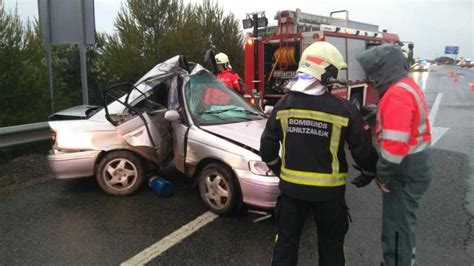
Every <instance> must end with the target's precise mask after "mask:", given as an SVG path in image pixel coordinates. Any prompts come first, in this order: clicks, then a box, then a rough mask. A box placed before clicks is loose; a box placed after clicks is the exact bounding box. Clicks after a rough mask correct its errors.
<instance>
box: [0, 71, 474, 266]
mask: <svg viewBox="0 0 474 266" xmlns="http://www.w3.org/2000/svg"><path fill="white" fill-rule="evenodd" d="M450 70H455V72H457V73H458V80H457V82H455V80H454V79H453V78H451V77H449V76H448V71H450ZM415 79H417V80H418V81H419V83H420V84H421V85H422V86H423V87H424V88H425V94H426V98H427V101H428V104H429V105H430V106H432V105H433V103H434V101H435V99H436V97H438V94H439V93H442V94H443V96H442V99H441V104H440V108H439V112H438V115H437V117H436V120H435V122H434V125H433V126H434V127H443V128H449V129H447V131H446V133H445V134H444V135H443V136H442V137H441V138H440V139H439V141H438V142H437V143H436V144H435V146H434V150H433V155H434V162H435V166H434V167H435V169H434V172H435V173H436V175H435V178H434V180H433V182H432V184H431V185H430V188H429V190H428V191H427V193H426V195H425V197H424V198H423V202H422V204H421V209H420V211H419V213H418V214H419V219H418V231H417V252H418V254H417V262H418V265H474V236H473V230H472V228H471V227H472V226H474V220H473V216H472V215H474V152H473V149H474V138H473V136H474V134H473V133H474V129H473V128H474V121H473V111H474V106H473V103H474V92H471V91H470V90H469V88H468V83H469V82H474V69H473V70H466V69H464V70H461V69H458V68H450V67H445V66H433V67H432V68H431V69H430V72H429V73H416V74H415ZM31 171H34V169H31ZM355 174H356V173H354V172H353V173H352V176H355ZM168 178H169V180H170V181H172V182H173V183H174V186H175V189H176V193H175V195H174V196H173V197H171V198H167V199H162V198H159V197H157V196H156V195H155V194H154V193H153V192H152V191H151V190H150V189H148V188H147V187H144V188H143V189H142V190H140V191H139V193H137V194H136V195H134V196H131V197H125V198H118V197H110V196H107V195H105V194H104V193H102V192H101V190H100V189H99V187H98V186H97V184H96V183H95V181H94V180H93V179H81V180H71V181H57V180H51V179H49V178H47V177H43V178H41V179H37V180H36V181H32V182H28V183H25V184H23V185H14V186H11V187H9V188H8V189H1V190H0V213H1V215H0V237H1V242H0V265H45V264H55V265H84V264H86V265H91V264H94V265H95V264H98V265H109V264H115V265H117V264H120V263H122V262H124V261H126V260H128V259H129V258H131V257H133V256H134V255H135V254H137V253H139V252H141V251H142V250H143V249H145V248H147V247H149V246H150V245H152V244H154V243H156V242H157V241H159V240H161V239H163V238H164V237H165V236H167V235H168V234H170V233H172V232H174V231H175V230H177V229H179V228H180V227H181V226H183V225H185V224H187V223H189V222H190V221H192V220H193V219H195V218H196V217H198V216H200V215H201V214H203V213H205V212H206V209H205V207H204V205H203V204H202V203H201V201H200V200H199V197H198V193H197V190H196V189H195V188H194V187H193V183H192V182H191V180H188V179H186V178H184V177H182V176H179V175H172V176H169V177H168ZM469 190H470V191H469ZM346 198H347V203H348V205H349V207H350V210H351V215H352V218H353V223H352V224H351V225H350V229H349V233H348V235H347V238H346V249H345V250H346V258H347V260H348V264H350V265H380V261H381V260H382V257H381V249H380V230H381V226H380V221H381V195H380V192H379V191H378V190H377V189H376V187H375V185H374V184H371V185H370V186H369V187H366V188H363V189H356V188H354V187H352V186H348V191H347V196H346ZM469 213H471V215H469ZM256 217H258V216H256V215H255V214H246V215H236V216H229V217H218V218H217V219H215V220H214V221H212V222H210V223H209V224H207V225H205V226H204V227H203V228H202V229H200V230H198V231H196V232H194V233H193V234H192V235H190V236H189V237H188V238H186V239H184V240H183V241H182V242H180V243H178V244H176V245H174V246H173V247H171V248H170V249H168V250H167V251H165V252H164V253H163V254H161V255H160V256H158V257H157V258H155V259H154V260H152V261H151V262H150V264H151V265H269V263H270V259H271V253H272V247H273V239H274V233H275V226H274V224H273V221H272V220H271V219H269V220H265V221H263V222H260V223H254V222H253V219H254V218H256ZM315 229H316V228H315V226H314V224H313V221H312V219H308V221H307V223H306V227H305V230H304V233H303V237H302V239H301V243H300V259H299V261H300V265H314V264H316V260H317V242H316V230H315Z"/></svg>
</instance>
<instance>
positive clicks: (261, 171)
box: [249, 161, 275, 176]
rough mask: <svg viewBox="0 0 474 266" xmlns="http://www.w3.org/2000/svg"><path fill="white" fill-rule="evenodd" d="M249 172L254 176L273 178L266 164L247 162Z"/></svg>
mask: <svg viewBox="0 0 474 266" xmlns="http://www.w3.org/2000/svg"><path fill="white" fill-rule="evenodd" d="M249 168H250V172H252V173H253V174H255V175H264V176H274V175H275V174H274V173H273V172H272V170H270V168H268V166H267V164H266V163H265V162H262V161H249Z"/></svg>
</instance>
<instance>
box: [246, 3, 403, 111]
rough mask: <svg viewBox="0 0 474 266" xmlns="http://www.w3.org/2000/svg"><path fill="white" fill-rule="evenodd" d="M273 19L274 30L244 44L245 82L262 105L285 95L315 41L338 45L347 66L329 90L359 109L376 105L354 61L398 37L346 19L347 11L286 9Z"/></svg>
mask: <svg viewBox="0 0 474 266" xmlns="http://www.w3.org/2000/svg"><path fill="white" fill-rule="evenodd" d="M340 12H344V13H345V14H346V18H345V19H341V18H335V17H333V15H334V14H335V13H340ZM275 19H276V20H277V26H273V27H267V28H264V29H260V30H259V31H258V34H257V35H256V34H255V31H254V34H253V36H251V37H249V38H247V40H246V42H245V45H244V52H245V58H244V62H245V73H244V80H245V83H246V84H247V85H248V86H249V87H250V88H251V89H253V90H254V91H258V92H259V95H260V101H259V104H260V106H262V107H263V106H264V105H274V104H275V103H276V102H277V101H278V100H279V99H280V98H281V97H282V96H283V95H284V94H285V93H286V91H287V88H286V85H287V83H288V81H289V80H290V79H292V78H293V77H294V76H295V74H296V71H297V69H298V62H299V60H300V55H301V53H302V52H303V51H304V49H305V48H306V47H308V46H309V45H310V44H312V43H313V42H318V41H327V42H329V43H331V44H333V45H334V46H336V48H337V49H338V50H339V51H340V52H341V54H342V55H343V56H344V59H345V61H346V63H347V69H345V70H343V71H340V72H339V76H338V78H337V82H335V83H334V84H333V85H332V86H331V88H330V89H331V93H333V94H335V95H338V96H340V97H344V98H347V99H349V100H351V101H352V102H353V103H354V104H355V105H356V106H357V107H358V108H362V107H365V106H369V105H373V104H376V103H377V102H378V98H379V97H378V94H377V92H376V90H375V89H374V83H373V82H371V81H370V80H368V78H367V77H366V75H365V72H364V71H363V69H362V67H361V66H360V65H359V63H358V62H357V60H356V56H357V55H358V54H360V53H361V52H362V51H364V50H366V49H368V48H370V47H372V46H375V45H380V44H383V43H400V40H399V38H398V35H396V34H393V33H388V32H387V31H386V30H384V31H382V32H379V27H378V26H377V25H372V24H367V23H362V22H357V21H352V20H349V15H348V11H347V10H342V11H335V12H331V14H330V16H329V17H327V16H320V15H313V14H308V13H303V12H301V10H299V9H297V10H296V11H290V10H285V11H279V12H277V14H276V15H275ZM255 36H256V37H255ZM255 67H256V68H255Z"/></svg>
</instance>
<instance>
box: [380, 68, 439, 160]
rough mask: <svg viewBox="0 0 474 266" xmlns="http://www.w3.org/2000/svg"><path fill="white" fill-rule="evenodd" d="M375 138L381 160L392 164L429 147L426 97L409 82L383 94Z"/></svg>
mask: <svg viewBox="0 0 474 266" xmlns="http://www.w3.org/2000/svg"><path fill="white" fill-rule="evenodd" d="M375 137H376V140H377V143H378V147H379V152H380V156H381V157H382V158H384V159H385V160H387V161H389V162H391V163H395V164H400V163H401V162H402V160H403V158H405V156H407V155H410V154H414V153H418V152H421V151H423V150H425V149H427V148H429V147H430V146H431V129H430V122H429V118H428V108H427V105H426V101H425V96H424V94H423V91H421V90H420V88H419V87H418V85H417V84H416V83H415V81H414V80H413V79H412V78H410V77H407V78H404V79H402V80H400V81H399V82H397V83H395V84H393V85H392V86H390V87H389V88H388V90H387V91H386V92H385V94H384V96H383V97H382V99H381V100H380V102H379V106H378V110H377V121H376V125H375Z"/></svg>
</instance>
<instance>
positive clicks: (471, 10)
mask: <svg viewBox="0 0 474 266" xmlns="http://www.w3.org/2000/svg"><path fill="white" fill-rule="evenodd" d="M0 1H1V0H0ZM190 1H191V2H194V3H195V2H200V1H199V0H184V2H185V3H187V2H190ZM4 2H6V7H7V9H10V10H13V9H14V8H15V6H17V7H18V13H19V14H20V15H21V16H22V18H25V19H26V18H28V17H30V18H31V17H36V16H37V14H38V10H37V0H4ZM121 2H122V1H121V0H95V15H96V30H97V31H105V32H109V33H111V32H113V31H114V25H113V24H114V19H115V16H116V14H117V11H118V10H119V9H120V7H121ZM217 2H218V4H219V5H220V6H222V7H224V10H225V11H226V12H233V13H234V14H235V15H236V17H237V18H239V19H243V18H245V14H247V13H250V12H255V11H265V12H266V14H267V17H269V20H270V21H272V20H273V16H274V15H275V13H276V11H277V10H285V9H290V10H295V9H297V8H300V9H301V10H302V11H303V12H305V13H313V14H318V15H329V12H330V11H334V10H341V9H347V10H349V18H350V19H351V20H356V21H361V22H366V23H371V24H376V25H379V26H380V28H379V29H380V30H382V29H387V30H388V31H389V32H394V33H397V34H398V35H399V36H400V39H401V40H407V41H413V42H414V43H415V56H416V57H420V58H435V57H438V56H441V55H443V54H444V47H445V46H446V45H450V46H459V47H460V48H459V49H460V50H459V56H464V57H468V58H472V59H473V60H474V33H473V31H474V19H473V14H474V3H473V2H474V0H431V1H429V0H363V1H355V0H352V1H349V0H291V1H288V0H273V1H270V0H265V1H256V0H218V1H217Z"/></svg>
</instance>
